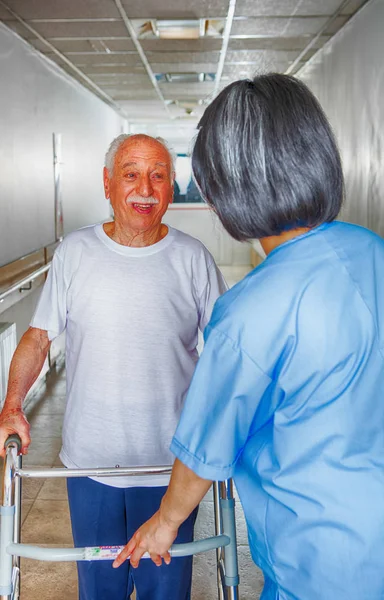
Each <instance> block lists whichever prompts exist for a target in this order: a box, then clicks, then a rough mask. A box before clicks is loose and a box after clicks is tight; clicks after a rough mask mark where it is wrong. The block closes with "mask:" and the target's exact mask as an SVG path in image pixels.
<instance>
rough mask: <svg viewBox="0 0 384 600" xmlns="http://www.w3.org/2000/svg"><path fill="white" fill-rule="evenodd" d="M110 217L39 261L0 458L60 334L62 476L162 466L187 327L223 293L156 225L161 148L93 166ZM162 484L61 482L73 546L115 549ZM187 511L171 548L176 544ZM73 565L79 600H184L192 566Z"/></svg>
mask: <svg viewBox="0 0 384 600" xmlns="http://www.w3.org/2000/svg"><path fill="white" fill-rule="evenodd" d="M105 164H106V166H105V168H104V189H105V195H106V197H107V198H109V199H110V202H111V204H112V207H113V211H114V220H113V221H111V222H109V223H105V224H103V225H102V224H99V225H94V226H91V227H87V228H83V229H81V230H79V231H76V232H74V233H71V234H70V235H68V236H67V237H66V238H65V240H64V241H63V243H62V244H61V245H60V247H59V248H58V250H57V251H56V254H55V256H54V259H53V263H52V267H51V270H50V273H49V276H48V279H47V282H46V284H45V287H44V289H43V292H42V295H41V298H40V302H39V304H38V307H37V310H36V313H35V315H34V317H33V320H32V322H31V327H30V329H29V330H28V331H27V333H26V334H25V335H24V337H23V338H22V340H21V342H20V345H19V346H18V349H17V350H16V353H15V356H14V359H13V361H12V365H11V370H10V378H9V389H8V394H7V398H6V401H5V406H4V409H3V412H2V414H1V417H0V448H3V445H4V441H5V439H6V437H7V436H8V435H9V434H10V433H13V432H17V433H19V435H20V437H21V439H22V446H23V449H24V450H25V449H26V448H27V447H28V445H29V443H30V438H29V425H28V423H27V421H26V419H25V417H24V414H23V412H22V402H23V399H24V397H25V395H26V393H27V391H28V389H29V388H30V386H31V385H32V383H33V381H34V380H35V379H36V377H37V375H38V373H39V371H40V369H41V367H42V365H43V362H44V359H45V357H46V355H47V351H48V348H49V345H50V343H51V340H53V339H54V338H55V337H56V336H57V335H59V334H60V333H61V332H62V331H64V330H66V361H67V390H68V391H67V408H66V413H65V417H64V425H63V447H62V450H61V459H62V461H63V463H64V465H66V466H67V467H83V468H85V467H107V466H111V465H121V466H138V465H159V464H170V463H171V462H172V461H173V459H172V455H171V453H170V451H169V444H170V441H171V439H172V435H173V433H174V430H175V428H176V424H177V421H178V418H179V415H180V412H181V408H182V405H183V401H184V397H185V395H186V392H187V389H188V386H189V383H190V381H191V378H192V374H193V372H194V368H195V365H196V362H197V358H198V355H197V349H196V346H197V338H198V330H199V329H200V330H203V329H204V328H205V325H206V324H207V322H208V320H209V318H210V315H211V311H212V308H213V304H214V302H215V300H216V299H217V297H218V296H219V295H220V294H221V293H223V292H224V291H225V289H226V286H225V282H224V280H223V278H222V276H221V274H220V272H219V271H218V269H217V267H216V265H215V263H214V260H213V258H212V256H211V255H210V254H209V252H208V251H207V250H206V248H205V247H204V246H203V245H202V244H201V243H200V242H198V241H197V240H195V239H194V238H191V237H190V236H188V235H186V234H184V233H181V232H180V231H178V230H175V229H173V228H171V227H168V226H167V225H165V224H164V223H162V217H163V215H164V213H165V212H166V210H167V208H168V205H169V203H170V202H171V201H172V196H173V184H174V166H173V156H172V154H171V152H170V150H169V149H168V148H167V146H166V145H165V142H164V141H163V140H161V139H154V138H151V137H149V136H146V135H132V136H127V135H122V136H119V137H118V138H117V139H116V140H114V141H113V142H112V144H111V146H110V149H109V151H108V152H107V155H106V163H105ZM167 484H168V478H167V477H164V476H155V477H154V476H151V477H145V478H144V477H142V476H141V477H136V478H117V477H116V478H112V479H111V478H106V479H105V480H100V479H98V480H92V479H89V478H81V479H68V497H69V504H70V511H71V520H72V529H73V536H74V541H75V545H76V546H93V545H109V544H111V545H115V544H116V545H120V544H124V543H126V541H127V539H129V538H130V537H131V535H132V534H133V533H134V531H136V529H137V528H138V526H139V525H140V524H141V523H143V522H144V521H146V520H147V518H148V517H150V516H151V515H152V514H153V512H154V511H156V510H157V509H158V508H159V505H160V501H161V498H162V496H163V495H164V493H165V490H166V486H167ZM195 518H196V513H194V514H193V515H192V517H191V518H190V519H189V520H188V521H187V522H186V524H185V526H184V527H183V529H182V531H181V534H180V537H179V541H180V542H181V541H190V540H191V539H192V536H193V526H194V521H195ZM78 564H79V569H78V571H79V590H80V599H81V600H112V598H113V600H126V599H127V598H130V597H131V593H132V590H133V586H135V587H136V591H137V598H138V599H140V600H188V599H189V598H190V587H191V575H192V561H191V559H190V558H186V559H178V560H175V561H173V562H172V564H171V565H170V566H162V567H160V568H156V567H155V566H154V565H153V563H152V561H145V562H144V563H143V564H142V565H140V567H139V569H137V570H136V571H135V572H133V571H132V570H131V569H130V568H129V564H128V563H126V568H125V570H123V569H118V570H114V569H112V566H111V564H110V563H109V562H104V561H100V562H99V561H97V562H93V563H78Z"/></svg>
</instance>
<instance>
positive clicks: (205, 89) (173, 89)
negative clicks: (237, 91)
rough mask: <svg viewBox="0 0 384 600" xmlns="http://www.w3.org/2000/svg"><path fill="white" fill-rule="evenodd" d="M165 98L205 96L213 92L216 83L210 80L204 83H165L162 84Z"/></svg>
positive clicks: (161, 87)
mask: <svg viewBox="0 0 384 600" xmlns="http://www.w3.org/2000/svg"><path fill="white" fill-rule="evenodd" d="M160 89H161V91H162V93H163V95H164V98H170V99H173V98H185V97H187V98H190V97H192V98H195V97H197V98H205V97H206V96H208V95H209V94H212V92H213V90H214V84H213V83H209V82H204V83H183V84H178V83H164V84H162V85H161V86H160Z"/></svg>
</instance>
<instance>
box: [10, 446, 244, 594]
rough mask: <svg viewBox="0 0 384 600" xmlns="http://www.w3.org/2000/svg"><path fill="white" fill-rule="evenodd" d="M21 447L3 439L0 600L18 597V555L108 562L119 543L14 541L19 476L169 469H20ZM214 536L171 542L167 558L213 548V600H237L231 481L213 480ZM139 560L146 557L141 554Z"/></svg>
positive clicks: (17, 538)
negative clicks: (67, 544)
mask: <svg viewBox="0 0 384 600" xmlns="http://www.w3.org/2000/svg"><path fill="white" fill-rule="evenodd" d="M20 447H21V442H20V438H19V436H17V435H12V436H10V437H9V438H8V439H7V441H6V443H5V448H6V456H5V460H4V473H3V481H2V500H1V505H0V600H19V598H20V557H23V558H31V559H35V560H43V561H83V560H114V559H115V558H116V556H117V554H118V552H120V550H121V549H122V548H123V546H112V547H111V546H96V547H90V548H42V547H40V546H32V545H29V544H21V543H20V534H21V479H22V478H23V477H28V478H50V477H55V478H57V477H65V478H66V477H106V476H107V477H108V476H116V475H154V474H159V473H164V474H165V473H170V472H171V467H169V466H165V467H124V468H122V467H115V468H107V469H101V468H100V469H65V468H50V469H40V468H27V469H23V468H22V464H21V456H20V455H19V454H18V452H19V450H20ZM213 499H214V513H215V515H214V516H215V534H216V535H215V537H211V538H206V539H203V540H197V541H194V542H190V543H188V544H174V545H173V546H172V547H171V549H170V554H171V556H172V557H180V556H191V555H193V554H197V553H199V552H206V551H208V550H214V549H215V550H216V561H217V587H218V598H219V600H239V591H238V584H239V573H238V560H237V547H236V523H235V500H234V497H233V484H232V480H231V479H229V480H227V481H225V482H220V483H217V482H214V484H213ZM143 558H149V556H148V555H144V557H143Z"/></svg>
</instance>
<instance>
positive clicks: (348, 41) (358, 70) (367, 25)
mask: <svg viewBox="0 0 384 600" xmlns="http://www.w3.org/2000/svg"><path fill="white" fill-rule="evenodd" d="M383 59H384V2H383V0H371V1H370V2H368V3H367V4H366V5H365V6H364V7H363V8H362V10H361V11H360V12H359V13H357V15H356V16H355V17H354V18H353V19H351V21H349V22H348V23H347V25H346V26H345V27H343V29H342V30H341V31H340V32H339V33H338V34H337V35H336V36H335V37H334V38H332V39H331V40H330V42H329V43H328V44H327V45H326V46H325V47H324V49H322V50H321V51H320V52H318V53H317V54H316V55H315V56H314V58H313V59H312V60H311V61H310V62H309V63H308V65H307V66H306V67H305V68H304V69H302V70H301V71H300V73H299V76H300V77H301V78H302V79H303V80H304V81H305V82H306V83H307V84H308V85H309V87H310V88H311V89H312V91H313V92H314V93H315V94H316V95H317V97H318V98H319V100H320V102H321V104H322V106H323V108H324V110H325V112H326V114H327V115H328V117H329V119H330V121H331V124H332V126H333V128H334V131H335V134H336V137H337V140H338V143H339V146H340V150H341V155H342V159H343V166H344V174H345V180H346V202H345V206H344V209H343V212H342V217H343V218H344V219H345V220H348V221H351V222H354V223H358V224H360V225H363V226H366V227H369V228H370V229H372V230H374V231H376V232H377V233H379V234H380V235H382V236H383V235H384V165H383V157H384V102H383V98H384V67H383Z"/></svg>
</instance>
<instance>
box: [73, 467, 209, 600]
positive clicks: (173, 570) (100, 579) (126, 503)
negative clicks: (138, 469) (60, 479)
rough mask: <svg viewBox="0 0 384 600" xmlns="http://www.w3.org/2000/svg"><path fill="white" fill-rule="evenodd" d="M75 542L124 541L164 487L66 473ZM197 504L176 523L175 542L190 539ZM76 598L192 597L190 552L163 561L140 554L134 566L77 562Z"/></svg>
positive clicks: (154, 508) (178, 599)
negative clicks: (157, 562)
mask: <svg viewBox="0 0 384 600" xmlns="http://www.w3.org/2000/svg"><path fill="white" fill-rule="evenodd" d="M67 489H68V499H69V508H70V513H71V521H72V533H73V539H74V543H75V546H76V547H82V546H117V545H122V544H126V543H127V541H128V540H129V539H130V538H131V536H132V535H133V534H134V533H135V531H136V530H137V529H138V528H139V527H140V525H142V524H143V523H144V522H145V521H146V520H147V519H149V517H151V516H152V515H153V514H154V513H155V512H156V511H157V510H158V508H159V506H160V502H161V499H162V497H163V495H164V494H165V492H166V489H167V488H166V487H134V488H116V487H112V486H109V485H104V484H102V483H98V482H96V481H93V480H92V479H89V478H79V479H78V478H68V479H67ZM196 516H197V509H196V510H195V511H194V512H193V513H192V515H191V516H190V517H189V518H188V519H187V521H185V522H184V523H183V525H182V526H181V527H180V529H179V535H178V537H177V539H176V543H183V542H191V541H192V540H193V527H194V524H195V520H196ZM77 566H78V576H79V599H80V600H129V599H130V598H131V594H132V592H133V586H135V588H136V597H137V600H190V596H191V581H192V557H186V558H174V559H173V560H172V561H171V564H170V565H165V564H163V565H162V566H161V567H156V565H155V564H154V563H153V562H152V561H151V560H150V559H143V560H141V561H140V565H139V567H138V568H137V569H132V568H131V567H130V565H129V561H126V562H125V563H124V564H123V565H121V567H119V568H118V569H113V568H112V561H93V562H78V563H77Z"/></svg>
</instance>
